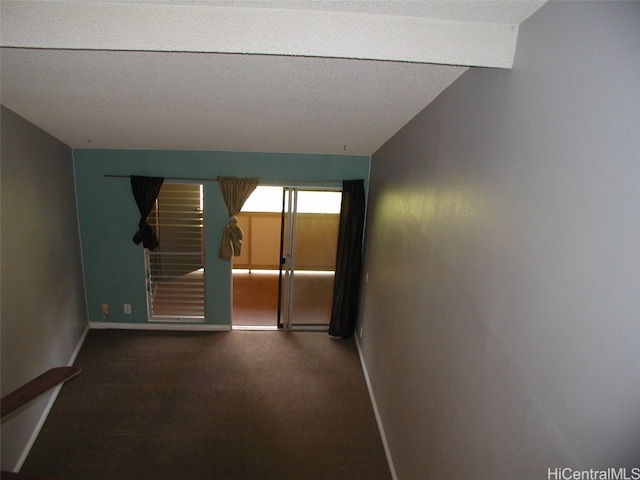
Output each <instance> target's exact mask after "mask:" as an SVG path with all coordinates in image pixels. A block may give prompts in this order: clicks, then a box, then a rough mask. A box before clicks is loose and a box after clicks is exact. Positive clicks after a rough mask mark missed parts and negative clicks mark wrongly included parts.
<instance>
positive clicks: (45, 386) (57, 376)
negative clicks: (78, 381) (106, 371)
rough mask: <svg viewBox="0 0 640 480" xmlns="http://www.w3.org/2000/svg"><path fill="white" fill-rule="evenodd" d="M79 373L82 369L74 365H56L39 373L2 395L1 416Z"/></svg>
mask: <svg viewBox="0 0 640 480" xmlns="http://www.w3.org/2000/svg"><path fill="white" fill-rule="evenodd" d="M79 373H80V369H79V368H78V367H73V366H71V367H56V368H52V369H50V370H47V371H46V372H44V373H43V374H42V375H39V376H38V377H36V378H34V379H33V380H31V381H30V382H28V383H25V384H24V385H23V386H21V387H20V388H18V389H16V390H14V391H13V392H11V393H9V394H7V395H5V396H4V397H2V404H1V405H0V412H1V415H2V417H1V418H2V419H4V418H5V417H7V416H8V415H11V414H12V413H13V412H15V411H16V410H18V409H20V408H22V407H23V406H24V405H26V404H27V403H29V402H30V401H31V400H33V399H34V398H36V397H37V396H39V395H42V394H43V393H44V392H46V391H47V390H50V389H51V388H53V387H55V386H56V385H58V384H60V383H63V382H65V381H67V380H69V379H70V378H73V377H75V376H76V375H78V374H79Z"/></svg>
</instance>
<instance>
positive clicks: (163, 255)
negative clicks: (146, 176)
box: [145, 183, 205, 322]
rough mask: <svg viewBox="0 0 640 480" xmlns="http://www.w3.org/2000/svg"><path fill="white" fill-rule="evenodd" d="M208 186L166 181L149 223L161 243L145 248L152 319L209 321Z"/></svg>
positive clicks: (149, 307)
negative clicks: (206, 259)
mask: <svg viewBox="0 0 640 480" xmlns="http://www.w3.org/2000/svg"><path fill="white" fill-rule="evenodd" d="M203 214H204V212H203V204H202V185H200V184H186V183H165V184H163V186H162V188H161V189H160V193H159V195H158V199H157V201H156V204H155V207H154V209H153V210H152V211H151V214H150V215H149V223H150V224H151V225H152V226H153V227H154V228H155V229H156V232H157V233H158V240H159V242H160V244H159V246H158V247H157V248H156V249H155V250H153V251H149V250H148V249H145V262H146V278H147V302H148V310H149V319H150V320H154V321H162V320H165V321H176V320H180V321H190V322H192V321H204V314H205V300H204V245H203V240H204V215H203Z"/></svg>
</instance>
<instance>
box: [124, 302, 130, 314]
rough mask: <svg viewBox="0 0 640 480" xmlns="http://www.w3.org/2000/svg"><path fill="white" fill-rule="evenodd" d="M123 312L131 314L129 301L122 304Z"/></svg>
mask: <svg viewBox="0 0 640 480" xmlns="http://www.w3.org/2000/svg"><path fill="white" fill-rule="evenodd" d="M124 313H126V314H127V315H131V304H130V303H125V304H124Z"/></svg>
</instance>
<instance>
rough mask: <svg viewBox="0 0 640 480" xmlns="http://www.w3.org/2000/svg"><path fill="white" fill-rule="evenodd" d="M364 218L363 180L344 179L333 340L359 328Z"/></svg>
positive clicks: (332, 315)
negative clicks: (357, 322)
mask: <svg viewBox="0 0 640 480" xmlns="http://www.w3.org/2000/svg"><path fill="white" fill-rule="evenodd" d="M364 216H365V196H364V181H362V180H345V181H344V182H343V186H342V205H341V208H340V227H339V230H338V251H337V254H336V276H335V283H334V286H333V306H332V308H331V322H330V323H329V335H331V336H332V337H342V338H348V337H351V336H352V335H353V333H354V331H355V328H356V321H357V318H358V306H359V303H360V276H361V275H360V274H361V270H362V236H363V233H364Z"/></svg>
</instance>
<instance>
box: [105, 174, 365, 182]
mask: <svg viewBox="0 0 640 480" xmlns="http://www.w3.org/2000/svg"><path fill="white" fill-rule="evenodd" d="M104 177H105V178H130V175H114V174H108V173H105V174H104ZM218 178H219V177H216V178H189V177H166V178H165V180H188V181H192V182H217V181H218ZM259 180H260V181H261V182H267V183H341V182H343V181H344V180H347V179H340V180H270V179H262V178H261V179H259ZM358 180H360V179H358Z"/></svg>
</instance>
